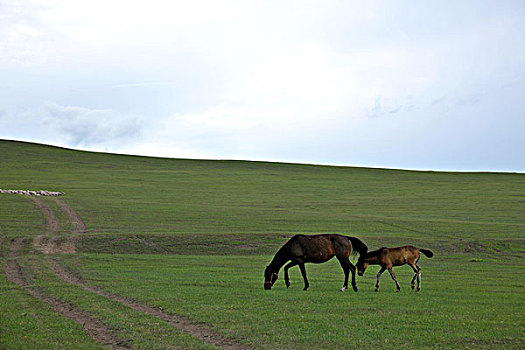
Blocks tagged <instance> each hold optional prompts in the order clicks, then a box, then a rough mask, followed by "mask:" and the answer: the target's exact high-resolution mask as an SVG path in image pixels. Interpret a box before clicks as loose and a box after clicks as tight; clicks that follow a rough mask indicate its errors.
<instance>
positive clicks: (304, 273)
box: [298, 263, 310, 290]
mask: <svg viewBox="0 0 525 350" xmlns="http://www.w3.org/2000/svg"><path fill="white" fill-rule="evenodd" d="M298 265H299V269H301V274H302V275H303V280H304V288H303V290H307V289H308V287H310V283H308V279H307V278H306V269H305V268H304V263H298Z"/></svg>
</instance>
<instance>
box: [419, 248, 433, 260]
mask: <svg viewBox="0 0 525 350" xmlns="http://www.w3.org/2000/svg"><path fill="white" fill-rule="evenodd" d="M419 251H420V252H421V253H423V254H425V256H426V257H427V258H431V257H433V256H434V253H432V251H430V250H428V249H421V248H419Z"/></svg>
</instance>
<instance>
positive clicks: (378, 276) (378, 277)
mask: <svg viewBox="0 0 525 350" xmlns="http://www.w3.org/2000/svg"><path fill="white" fill-rule="evenodd" d="M385 270H386V268H384V267H382V268H381V270H379V272H378V273H377V282H376V292H377V291H378V290H379V279H380V278H381V274H383V272H385Z"/></svg>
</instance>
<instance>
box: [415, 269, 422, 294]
mask: <svg viewBox="0 0 525 350" xmlns="http://www.w3.org/2000/svg"><path fill="white" fill-rule="evenodd" d="M416 267H417V289H416V292H419V291H420V290H421V268H420V267H419V266H417V265H416Z"/></svg>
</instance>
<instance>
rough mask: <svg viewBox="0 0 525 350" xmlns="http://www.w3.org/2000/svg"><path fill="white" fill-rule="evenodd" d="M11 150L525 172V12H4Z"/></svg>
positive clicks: (285, 5)
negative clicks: (25, 146) (34, 146)
mask: <svg viewBox="0 0 525 350" xmlns="http://www.w3.org/2000/svg"><path fill="white" fill-rule="evenodd" d="M0 138H4V139H15V140H23V141H34V142H40V143H47V144H53V145H58V146H64V147H69V148H75V149H86V150H96V151H108V152H115V153H126V154H139V155H155V156H167V157H181V158H206V159H246V160H268V161H287V162H300V163H316V164H335V165H349V166H352V165H358V166H373V167H389V168H405V169H434V170H496V171H499V170H503V171H521V172H523V171H525V2H524V1H523V0H518V1H504V0H503V1H492V0H491V1H441V0H440V1H378V2H376V1H331V0H321V1H306V0H302V1H285V0H280V1H247V0H246V1H217V0H207V1H206V0H205V1H200V0H191V1H188V0H185V1H158V0H153V1H152V0H148V1H130V0H126V1H111V0H91V1H72V0H52V1H31V0H27V1H13V0H0Z"/></svg>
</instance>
